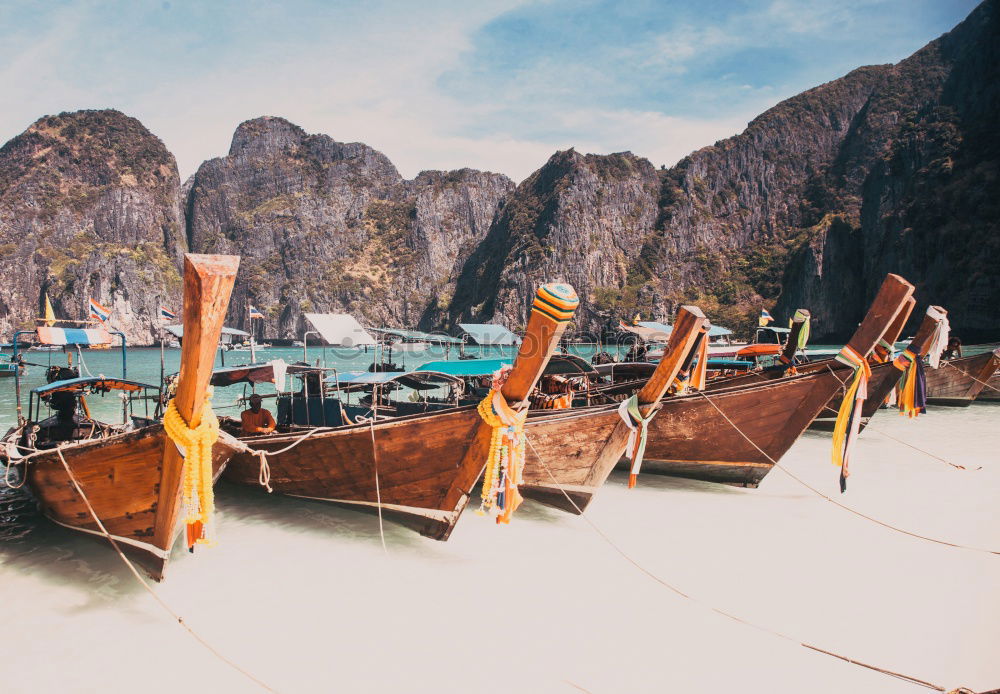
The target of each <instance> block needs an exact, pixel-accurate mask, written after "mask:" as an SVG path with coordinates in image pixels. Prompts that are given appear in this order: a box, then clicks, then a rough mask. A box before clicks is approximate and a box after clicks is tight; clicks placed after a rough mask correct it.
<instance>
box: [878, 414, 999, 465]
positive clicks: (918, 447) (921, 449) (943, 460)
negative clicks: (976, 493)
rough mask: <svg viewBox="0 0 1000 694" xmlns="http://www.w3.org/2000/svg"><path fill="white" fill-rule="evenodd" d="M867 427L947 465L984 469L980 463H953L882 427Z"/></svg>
mask: <svg viewBox="0 0 1000 694" xmlns="http://www.w3.org/2000/svg"><path fill="white" fill-rule="evenodd" d="M867 428H868V429H869V430H870V431H874V432H875V433H876V434H880V435H882V436H884V437H886V438H887V439H892V440H893V441H895V442H896V443H898V444H902V445H903V446H906V447H907V448H912V449H913V450H915V451H917V452H918V453H923V454H924V455H926V456H927V457H928V458H934V460H938V461H940V462H942V463H944V464H945V465H951V466H952V467H953V468H955V469H956V470H972V471H973V472H975V471H977V470H982V469H983V466H982V465H980V466H979V467H974V468H967V467H965V466H964V465H959V464H958V463H953V462H951V461H950V460H945V459H944V458H942V457H940V456H936V455H934V454H933V453H931V452H930V451H925V450H924V449H923V448H921V447H920V446H914V445H913V444H912V443H909V442H907V441H904V440H903V439H897V438H896V437H895V436H893V435H892V434H890V433H888V432H885V431H883V430H881V429H876V428H875V427H873V426H872V425H871V424H869V425H868V427H867Z"/></svg>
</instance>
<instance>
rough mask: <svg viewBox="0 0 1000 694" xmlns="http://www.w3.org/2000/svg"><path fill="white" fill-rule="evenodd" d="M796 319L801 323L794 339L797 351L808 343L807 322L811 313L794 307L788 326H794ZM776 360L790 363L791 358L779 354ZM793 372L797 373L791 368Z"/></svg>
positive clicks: (809, 320) (810, 318)
mask: <svg viewBox="0 0 1000 694" xmlns="http://www.w3.org/2000/svg"><path fill="white" fill-rule="evenodd" d="M796 321H801V323H802V327H801V328H799V336H798V339H796V341H795V349H796V351H798V350H803V349H805V348H806V345H808V344H809V324H810V322H811V321H812V314H810V313H809V312H808V311H804V310H802V309H796V311H795V314H794V315H793V316H792V320H791V321H789V326H788V327H789V328H791V327H792V326H794V325H795V323H796ZM778 361H779V362H781V363H782V364H791V363H792V360H791V359H789V358H788V357H786V356H785V355H784V354H781V355H780V356H779V357H778ZM793 373H797V372H795V371H794V368H793Z"/></svg>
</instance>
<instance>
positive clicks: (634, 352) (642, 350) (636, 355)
mask: <svg viewBox="0 0 1000 694" xmlns="http://www.w3.org/2000/svg"><path fill="white" fill-rule="evenodd" d="M648 351H649V350H648V348H647V347H646V345H645V344H644V343H642V342H636V343H635V344H633V345H632V347H631V348H630V349H629V351H628V352H626V353H625V361H646V353H647V352H648Z"/></svg>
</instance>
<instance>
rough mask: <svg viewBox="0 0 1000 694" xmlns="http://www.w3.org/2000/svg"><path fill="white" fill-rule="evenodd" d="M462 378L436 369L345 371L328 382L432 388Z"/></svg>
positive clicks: (351, 384)
mask: <svg viewBox="0 0 1000 694" xmlns="http://www.w3.org/2000/svg"><path fill="white" fill-rule="evenodd" d="M461 380H462V379H461V378H459V377H457V376H454V375H451V374H443V373H438V372H435V371H406V372H399V371H375V372H372V371H343V372H340V373H336V374H334V375H332V376H330V377H329V378H327V379H326V382H327V383H336V384H338V385H339V386H340V387H342V388H345V389H346V390H352V388H351V386H370V385H382V384H385V383H399V384H400V385H403V386H406V387H407V388H413V389H414V390H431V389H434V388H440V387H441V386H443V385H447V384H451V383H459V382H460V381H461Z"/></svg>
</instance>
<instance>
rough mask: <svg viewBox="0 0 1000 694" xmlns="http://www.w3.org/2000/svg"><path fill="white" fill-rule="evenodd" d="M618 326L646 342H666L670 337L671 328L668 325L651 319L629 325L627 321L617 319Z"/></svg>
mask: <svg viewBox="0 0 1000 694" xmlns="http://www.w3.org/2000/svg"><path fill="white" fill-rule="evenodd" d="M618 327H619V328H621V329H622V330H625V331H627V332H630V333H632V334H634V335H638V336H639V337H641V338H642V339H643V340H645V341H646V342H666V341H667V340H669V339H670V331H671V330H672V328H671V327H670V326H669V325H664V324H663V323H655V322H653V321H640V322H639V324H638V325H629V324H628V323H624V322H622V321H618Z"/></svg>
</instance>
